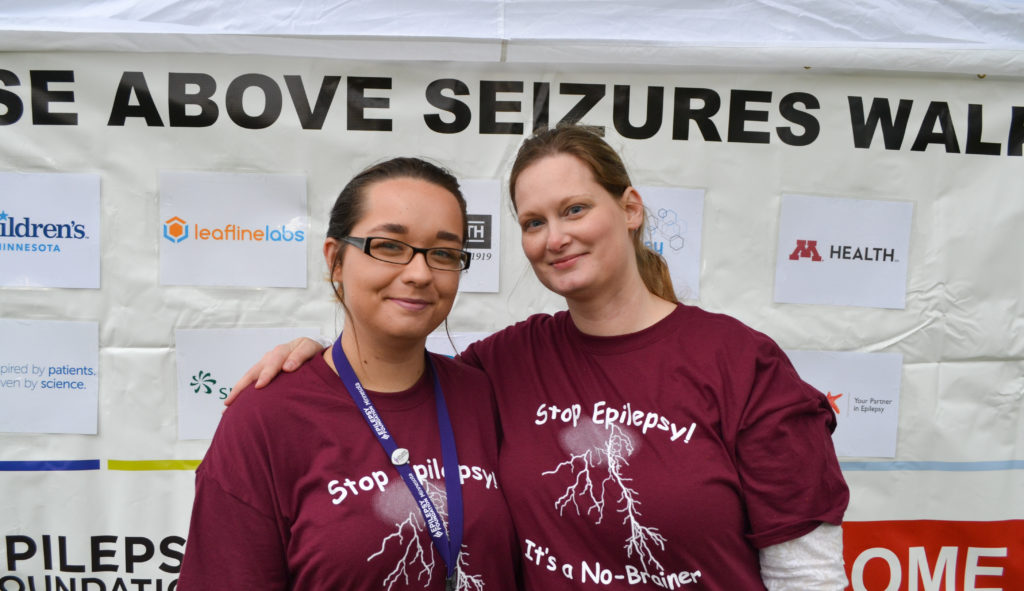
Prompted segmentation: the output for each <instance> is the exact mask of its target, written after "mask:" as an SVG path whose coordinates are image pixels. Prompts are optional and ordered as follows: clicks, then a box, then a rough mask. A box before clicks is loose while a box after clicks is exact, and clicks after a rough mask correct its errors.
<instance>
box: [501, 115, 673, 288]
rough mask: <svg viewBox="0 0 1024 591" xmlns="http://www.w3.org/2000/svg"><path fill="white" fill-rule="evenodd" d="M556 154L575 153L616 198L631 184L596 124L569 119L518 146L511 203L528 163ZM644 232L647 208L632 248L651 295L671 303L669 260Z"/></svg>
mask: <svg viewBox="0 0 1024 591" xmlns="http://www.w3.org/2000/svg"><path fill="white" fill-rule="evenodd" d="M557 154H569V155H570V156H575V157H576V158H577V159H579V160H580V161H581V162H583V163H584V164H586V165H587V167H588V168H589V169H590V171H591V172H592V173H593V174H594V180H595V181H597V184H599V185H601V186H602V187H604V189H605V190H606V191H608V194H609V195H611V196H612V197H613V198H614V199H616V200H619V199H621V198H622V196H623V195H624V194H625V192H626V189H628V188H629V187H631V186H632V185H633V183H632V182H631V181H630V180H629V173H628V172H626V165H625V164H623V163H622V158H620V157H619V155H618V153H617V152H616V151H615V150H614V149H613V148H612V147H611V146H609V145H608V143H607V142H605V141H604V139H602V138H601V135H600V133H599V131H598V130H597V129H596V128H593V127H587V126H582V125H576V124H572V123H570V124H559V125H558V126H556V127H554V128H549V129H540V130H538V131H537V132H536V133H534V134H533V136H531V137H529V138H527V139H526V141H524V142H523V145H522V146H520V147H519V153H518V154H516V160H515V163H513V164H512V174H511V175H510V177H509V181H508V190H509V195H511V196H512V206H513V207H515V204H516V180H518V179H519V175H520V174H522V172H523V171H524V170H526V169H527V168H528V167H529V166H530V165H532V164H534V163H536V162H538V161H540V160H542V159H544V158H546V157H548V156H555V155H557ZM646 233H647V211H646V210H644V212H643V220H642V221H641V223H640V227H639V228H637V229H636V230H635V231H634V232H633V249H634V251H635V252H636V263H637V268H638V269H639V270H640V277H641V278H642V279H643V281H644V285H645V286H646V287H647V290H648V291H650V292H651V293H653V294H654V295H656V296H658V297H660V298H662V299H665V300H668V301H670V302H673V303H675V302H678V300H677V299H676V294H675V290H674V289H673V288H672V277H671V276H670V275H669V272H668V264H667V263H666V262H665V259H663V258H662V257H661V255H659V254H658V253H657V252H655V251H653V250H651V249H650V248H648V247H647V246H645V245H644V242H643V237H644V235H645V234H646Z"/></svg>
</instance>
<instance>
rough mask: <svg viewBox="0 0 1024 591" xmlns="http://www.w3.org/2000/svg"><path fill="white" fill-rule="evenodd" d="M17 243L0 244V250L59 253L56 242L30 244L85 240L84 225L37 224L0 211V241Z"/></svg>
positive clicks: (67, 222) (27, 218) (75, 223)
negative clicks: (6, 240) (6, 239)
mask: <svg viewBox="0 0 1024 591" xmlns="http://www.w3.org/2000/svg"><path fill="white" fill-rule="evenodd" d="M3 238H9V239H15V240H21V242H18V241H11V242H0V250H3V251H17V252H60V251H61V250H60V244H59V243H56V242H32V241H37V240H86V239H88V238H89V237H88V236H86V234H85V225H84V224H79V223H77V222H76V221H75V220H70V221H66V222H57V223H54V222H37V221H33V220H32V218H30V217H24V218H21V219H19V218H17V217H15V216H12V215H10V214H8V213H7V211H0V239H3Z"/></svg>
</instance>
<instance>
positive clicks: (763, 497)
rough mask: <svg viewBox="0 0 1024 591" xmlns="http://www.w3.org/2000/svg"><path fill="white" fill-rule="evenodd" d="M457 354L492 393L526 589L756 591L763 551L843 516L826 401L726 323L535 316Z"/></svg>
mask: <svg viewBox="0 0 1024 591" xmlns="http://www.w3.org/2000/svg"><path fill="white" fill-rule="evenodd" d="M462 359H463V360H464V361H466V362H467V363H470V364H473V365H476V366H478V367H481V368H483V369H484V371H486V372H487V374H488V376H489V377H490V378H491V383H492V384H494V387H495V393H496V396H497V400H498V409H499V414H500V417H501V424H502V430H503V433H504V439H503V443H502V448H501V459H500V470H499V475H500V479H501V486H502V489H503V490H504V493H505V497H506V499H507V500H508V502H509V508H510V510H511V512H512V516H513V520H514V522H515V526H516V530H517V532H518V536H519V542H520V546H521V550H522V552H523V559H524V564H523V569H524V580H525V583H526V588H527V589H530V590H531V591H538V590H545V591H547V590H559V589H575V590H583V589H594V590H596V589H601V590H615V589H624V590H626V589H638V588H646V589H658V588H661V589H714V590H721V591H740V590H742V591H748V590H752V589H763V588H764V587H763V584H762V582H761V577H760V567H759V563H758V554H757V549H758V548H761V547H764V546H769V545H772V544H777V543H780V542H784V541H787V540H790V539H793V538H796V537H799V536H801V535H803V534H806V533H808V532H810V531H811V530H812V529H814V528H815V527H817V525H818V524H819V523H821V522H828V523H833V524H838V523H840V522H841V520H842V516H843V513H844V511H845V509H846V505H847V502H848V499H849V491H848V489H847V487H846V483H845V481H844V480H843V476H842V474H841V472H840V470H839V464H838V461H837V459H836V455H835V450H834V448H833V446H832V440H831V437H830V433H831V431H832V430H833V429H834V428H835V425H836V422H835V416H834V415H833V413H832V411H831V408H830V407H829V404H828V401H827V400H826V398H825V397H824V396H823V395H822V394H821V393H820V392H818V391H817V390H815V389H814V388H812V387H811V386H809V385H808V384H806V383H805V382H803V381H802V380H801V379H800V378H799V377H798V376H797V373H796V371H795V370H794V369H793V366H792V365H791V364H790V362H789V360H788V359H787V358H786V356H785V355H784V354H783V352H782V351H781V350H780V349H779V347H778V346H777V345H776V344H775V343H774V342H773V341H772V340H771V339H769V338H768V337H767V336H765V335H763V334H761V333H758V332H756V331H754V330H752V329H750V328H748V327H746V326H745V325H743V324H742V323H740V322H739V321H737V320H735V319H733V318H731V317H728V316H724V315H718V314H711V313H708V312H705V311H703V310H701V309H699V308H696V307H690V306H683V305H680V306H679V307H678V308H677V309H676V310H675V311H674V312H673V313H672V314H670V315H669V316H668V317H666V318H665V319H664V320H662V321H661V322H659V323H657V324H655V325H654V326H652V327H650V328H648V329H646V330H643V331H641V332H638V333H634V334H629V335H625V336H617V337H593V336H588V335H585V334H583V333H581V332H580V331H579V330H578V329H577V328H576V327H575V325H574V324H573V323H572V320H571V318H570V316H569V314H568V313H565V312H562V313H558V314H555V315H554V316H549V315H536V316H532V317H531V318H529V319H528V320H526V321H524V322H521V323H519V324H516V325H514V326H512V327H510V328H507V329H505V330H503V331H500V332H498V333H497V334H495V335H493V336H491V337H489V338H487V339H485V340H483V341H481V342H478V343H475V344H473V345H471V346H470V347H469V349H468V350H467V351H466V352H465V353H463V355H462Z"/></svg>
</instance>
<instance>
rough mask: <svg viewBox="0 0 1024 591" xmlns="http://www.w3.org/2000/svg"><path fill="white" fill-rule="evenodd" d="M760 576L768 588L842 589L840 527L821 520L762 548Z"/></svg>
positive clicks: (784, 590) (794, 590) (779, 590)
mask: <svg viewBox="0 0 1024 591" xmlns="http://www.w3.org/2000/svg"><path fill="white" fill-rule="evenodd" d="M759 554H760V558H761V580H763V581H764V586H765V587H767V588H768V591H842V590H843V589H845V588H846V570H845V569H844V568H843V528H842V527H841V526H838V525H832V524H830V523H822V524H821V525H819V526H818V527H817V528H815V529H814V530H813V531H811V532H810V533H808V534H805V535H803V536H800V537H799V538H796V539H793V540H789V541H787V542H782V543H781V544H775V545H773V546H768V547H766V548H762V549H761V550H760V552H759Z"/></svg>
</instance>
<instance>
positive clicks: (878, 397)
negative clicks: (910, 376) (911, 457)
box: [786, 351, 903, 458]
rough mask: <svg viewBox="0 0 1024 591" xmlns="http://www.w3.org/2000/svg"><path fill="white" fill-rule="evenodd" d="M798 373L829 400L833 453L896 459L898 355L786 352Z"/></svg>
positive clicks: (901, 359) (901, 362)
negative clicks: (833, 422) (834, 422)
mask: <svg viewBox="0 0 1024 591" xmlns="http://www.w3.org/2000/svg"><path fill="white" fill-rule="evenodd" d="M786 355H788V356H789V359H790V360H791V361H792V362H793V366H794V367H795V368H796V370H797V373H799V374H800V377H801V378H803V380H804V381H806V382H807V383H808V384H811V385H812V386H814V387H815V388H817V389H818V390H821V392H822V393H824V394H825V395H826V396H828V399H829V402H830V403H831V404H832V410H833V411H835V413H836V419H837V421H838V426H837V427H836V430H835V433H833V434H832V441H833V443H834V444H835V446H836V454H838V455H840V456H846V457H864V458H893V457H896V437H897V434H898V421H899V406H900V379H901V376H902V372H903V356H902V355H900V354H899V353H847V352H836V351H786Z"/></svg>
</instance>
